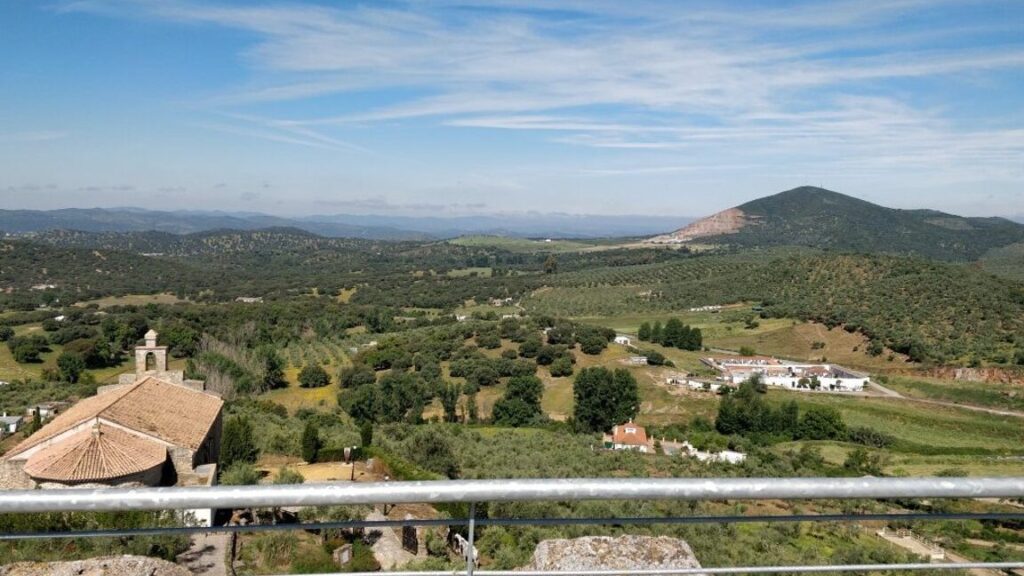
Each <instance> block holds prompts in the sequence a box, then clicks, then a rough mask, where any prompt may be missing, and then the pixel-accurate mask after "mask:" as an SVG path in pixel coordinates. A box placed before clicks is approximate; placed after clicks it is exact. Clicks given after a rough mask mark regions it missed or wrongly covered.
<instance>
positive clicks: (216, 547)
mask: <svg viewBox="0 0 1024 576" xmlns="http://www.w3.org/2000/svg"><path fill="white" fill-rule="evenodd" d="M230 545H231V536H230V535H228V534H224V533H215V534H196V535H194V536H192V545H191V546H190V547H189V549H188V551H187V552H183V553H182V554H180V555H178V564H181V565H182V566H184V567H185V568H188V569H189V570H190V571H191V572H192V573H193V574H195V575H196V576H227V574H228V570H227V566H225V564H224V562H225V560H226V559H227V553H228V546H230Z"/></svg>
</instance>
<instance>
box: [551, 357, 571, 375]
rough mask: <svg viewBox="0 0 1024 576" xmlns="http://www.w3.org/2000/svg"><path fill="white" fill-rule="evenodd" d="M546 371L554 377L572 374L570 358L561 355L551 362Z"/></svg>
mask: <svg viewBox="0 0 1024 576" xmlns="http://www.w3.org/2000/svg"><path fill="white" fill-rule="evenodd" d="M548 371H549V372H551V376H552V377H554V378H561V377H563V376H572V359H571V358H569V357H568V356H561V357H559V358H557V359H556V360H555V361H554V362H552V363H551V366H549V367H548Z"/></svg>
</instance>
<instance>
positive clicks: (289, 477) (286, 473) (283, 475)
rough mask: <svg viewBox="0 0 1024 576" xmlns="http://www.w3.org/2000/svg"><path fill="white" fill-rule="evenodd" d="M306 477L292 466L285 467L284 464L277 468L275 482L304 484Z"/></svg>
mask: <svg viewBox="0 0 1024 576" xmlns="http://www.w3.org/2000/svg"><path fill="white" fill-rule="evenodd" d="M305 481H306V479H305V478H303V477H302V474H299V473H298V472H296V471H295V470H292V469H291V468H285V467H284V466H282V467H281V468H279V469H278V470H277V475H276V476H274V484H302V483H303V482H305Z"/></svg>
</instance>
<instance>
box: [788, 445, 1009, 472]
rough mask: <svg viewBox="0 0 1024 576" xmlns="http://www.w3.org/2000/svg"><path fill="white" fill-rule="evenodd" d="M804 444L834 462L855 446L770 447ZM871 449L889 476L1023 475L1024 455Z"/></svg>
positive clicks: (837, 463)
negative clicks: (928, 453) (946, 453)
mask: <svg viewBox="0 0 1024 576" xmlns="http://www.w3.org/2000/svg"><path fill="white" fill-rule="evenodd" d="M804 445H810V446H814V447H815V448H817V449H818V450H819V451H820V453H821V455H822V457H824V458H825V460H826V461H827V462H829V463H830V464H833V465H837V466H840V465H842V464H843V462H844V461H845V460H846V457H847V455H848V454H849V453H850V452H852V451H853V450H855V449H857V448H858V446H856V445H853V444H849V443H845V442H825V441H809V442H786V443H783V444H778V445H776V446H775V447H774V448H773V450H774V451H775V452H777V453H780V454H781V453H783V452H786V451H788V450H794V451H798V450H800V448H801V447H802V446H804ZM870 452H871V453H873V454H880V455H881V456H882V461H883V467H882V471H883V472H884V473H885V474H887V475H891V476H934V475H936V474H942V473H952V472H954V471H955V472H956V473H957V474H966V475H970V476H1024V457H1005V456H970V455H962V456H957V455H926V454H912V453H907V452H899V451H893V450H870Z"/></svg>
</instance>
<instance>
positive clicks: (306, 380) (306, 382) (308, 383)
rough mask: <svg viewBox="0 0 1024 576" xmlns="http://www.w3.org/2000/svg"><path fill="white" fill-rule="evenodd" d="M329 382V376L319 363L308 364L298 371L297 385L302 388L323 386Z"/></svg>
mask: <svg viewBox="0 0 1024 576" xmlns="http://www.w3.org/2000/svg"><path fill="white" fill-rule="evenodd" d="M330 383H331V377H330V376H328V375H327V371H326V370H324V369H323V367H322V366H320V365H319V364H309V365H307V366H304V367H303V368H302V370H301V371H299V385H300V386H302V387H303V388H323V387H324V386H327V385H328V384H330Z"/></svg>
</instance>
